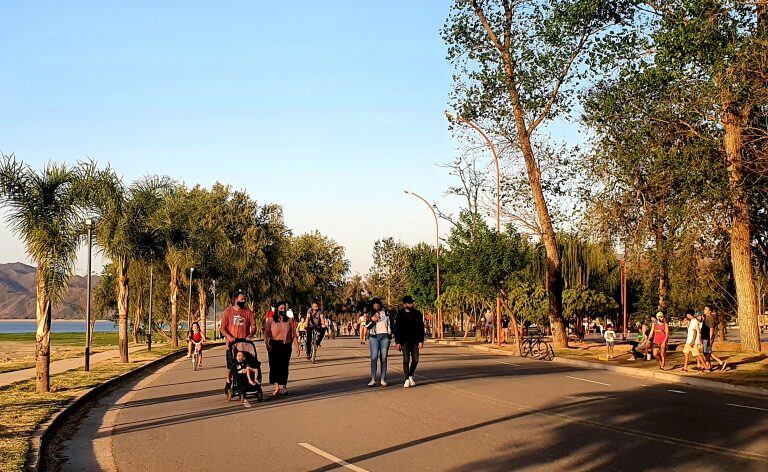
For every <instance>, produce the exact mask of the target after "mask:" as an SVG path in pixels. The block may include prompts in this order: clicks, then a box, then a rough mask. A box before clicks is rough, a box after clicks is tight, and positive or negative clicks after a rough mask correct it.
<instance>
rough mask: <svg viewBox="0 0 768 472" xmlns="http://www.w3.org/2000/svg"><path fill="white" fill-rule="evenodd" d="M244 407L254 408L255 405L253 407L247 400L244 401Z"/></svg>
mask: <svg viewBox="0 0 768 472" xmlns="http://www.w3.org/2000/svg"><path fill="white" fill-rule="evenodd" d="M243 406H244V407H245V408H250V407H252V406H253V405H251V402H249V401H248V399H245V400H243Z"/></svg>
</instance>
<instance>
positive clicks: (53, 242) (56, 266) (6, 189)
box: [0, 155, 95, 303]
mask: <svg viewBox="0 0 768 472" xmlns="http://www.w3.org/2000/svg"><path fill="white" fill-rule="evenodd" d="M94 174H95V165H94V163H92V162H82V163H79V164H77V165H75V166H69V165H66V164H56V163H53V162H49V163H48V164H46V165H45V166H44V167H43V169H42V171H41V172H36V171H35V170H34V169H32V168H31V167H29V166H28V165H26V164H24V163H23V162H21V161H18V160H16V158H15V157H14V156H12V155H11V156H6V155H0V201H2V203H3V207H4V208H5V209H6V211H7V213H6V215H7V219H8V222H9V224H10V227H11V231H12V232H14V233H15V234H16V235H18V236H19V237H20V238H21V240H22V241H23V243H24V246H25V248H26V250H27V254H28V255H29V257H30V258H32V259H33V260H34V261H35V262H36V263H37V267H38V279H39V280H41V281H43V282H44V286H45V287H46V291H47V293H46V295H47V297H48V299H49V300H52V301H53V302H54V303H56V302H59V301H61V299H62V298H63V297H64V294H65V290H66V288H67V283H68V280H69V278H70V276H71V275H72V272H73V270H74V263H75V252H76V251H77V247H78V245H79V243H80V238H81V235H82V233H83V222H84V219H85V214H86V207H87V204H88V201H89V189H90V188H91V185H92V183H93V181H94Z"/></svg>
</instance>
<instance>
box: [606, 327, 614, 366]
mask: <svg viewBox="0 0 768 472" xmlns="http://www.w3.org/2000/svg"><path fill="white" fill-rule="evenodd" d="M603 337H604V338H605V345H606V347H607V348H608V359H613V343H614V342H616V332H615V331H614V330H613V326H612V325H608V328H607V329H606V330H605V332H604V333H603Z"/></svg>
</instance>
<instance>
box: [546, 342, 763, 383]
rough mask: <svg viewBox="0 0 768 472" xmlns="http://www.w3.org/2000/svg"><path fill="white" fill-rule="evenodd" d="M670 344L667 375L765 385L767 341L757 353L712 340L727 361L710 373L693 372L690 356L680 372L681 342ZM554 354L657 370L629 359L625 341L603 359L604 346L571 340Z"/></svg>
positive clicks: (653, 363) (651, 364) (650, 364)
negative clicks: (721, 368) (673, 349)
mask: <svg viewBox="0 0 768 472" xmlns="http://www.w3.org/2000/svg"><path fill="white" fill-rule="evenodd" d="M673 347H676V350H675V351H671V352H668V353H667V364H666V372H668V373H670V374H677V375H685V376H692V377H698V378H701V379H709V380H716V381H718V382H726V383H731V384H736V385H746V386H750V387H762V388H768V355H766V354H765V352H766V351H767V350H768V343H763V352H762V353H757V354H755V353H746V352H741V351H739V350H738V345H737V344H736V343H731V342H725V343H719V344H718V343H715V355H716V356H717V357H719V358H720V359H722V360H724V361H725V362H727V363H728V368H727V370H725V371H720V370H716V371H713V372H699V371H696V370H695V369H694V368H695V367H696V359H693V358H691V359H690V360H689V363H688V372H687V373H685V372H680V368H681V367H682V366H683V352H682V350H683V347H682V346H681V345H678V346H673ZM720 348H722V349H720ZM556 353H557V355H558V356H561V357H568V358H571V359H581V360H586V361H592V362H599V363H603V364H610V365H619V366H622V367H632V368H636V369H643V370H659V365H658V363H657V362H656V361H655V360H652V361H644V360H642V359H641V360H636V361H631V360H629V359H630V356H629V354H628V353H629V346H628V345H626V344H617V345H616V347H615V351H614V358H613V359H611V360H608V359H607V358H606V350H605V346H603V345H600V344H588V343H581V344H578V343H572V347H571V348H570V349H558V350H556ZM712 364H713V367H715V366H717V365H718V364H717V362H716V361H715V360H714V359H713V362H712Z"/></svg>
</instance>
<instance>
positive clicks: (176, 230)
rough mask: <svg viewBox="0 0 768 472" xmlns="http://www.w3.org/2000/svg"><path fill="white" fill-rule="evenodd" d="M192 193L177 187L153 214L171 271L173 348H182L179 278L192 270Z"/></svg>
mask: <svg viewBox="0 0 768 472" xmlns="http://www.w3.org/2000/svg"><path fill="white" fill-rule="evenodd" d="M188 196H189V191H188V190H187V189H186V188H185V187H184V186H182V185H179V186H176V187H174V188H173V189H172V190H171V191H170V192H169V193H168V195H167V196H165V197H164V198H163V200H162V203H161V205H160V206H159V208H158V209H157V212H155V213H154V214H153V219H152V222H151V224H152V227H153V228H154V231H156V234H157V235H158V236H159V237H160V238H161V240H162V241H163V246H164V250H163V254H164V255H165V263H166V266H167V267H168V275H169V279H168V300H169V308H170V317H169V318H170V319H169V323H168V324H169V325H170V327H171V344H172V345H173V346H178V345H179V311H178V309H179V306H178V297H179V277H181V271H182V270H184V269H188V268H189V267H191V250H190V247H191V233H192V229H191V226H192V224H193V223H192V220H191V216H190V215H191V211H190V205H189V202H188Z"/></svg>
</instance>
